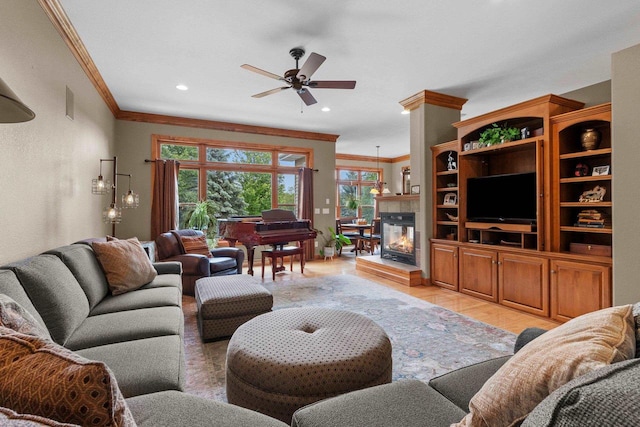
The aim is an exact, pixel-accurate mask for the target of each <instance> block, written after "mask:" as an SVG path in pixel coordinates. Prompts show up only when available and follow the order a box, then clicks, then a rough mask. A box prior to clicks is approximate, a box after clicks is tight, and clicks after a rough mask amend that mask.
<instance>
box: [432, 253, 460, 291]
mask: <svg viewBox="0 0 640 427" xmlns="http://www.w3.org/2000/svg"><path fill="white" fill-rule="evenodd" d="M431 283H433V284H434V285H438V286H442V287H443V288H447V289H451V290H454V291H457V290H458V247H457V246H450V245H441V244H439V243H433V244H432V245H431Z"/></svg>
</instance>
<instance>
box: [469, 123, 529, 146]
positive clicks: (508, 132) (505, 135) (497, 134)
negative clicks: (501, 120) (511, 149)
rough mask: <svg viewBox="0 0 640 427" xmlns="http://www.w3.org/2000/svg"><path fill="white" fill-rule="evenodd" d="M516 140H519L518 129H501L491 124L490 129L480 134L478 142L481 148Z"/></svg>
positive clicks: (505, 127) (504, 127)
mask: <svg viewBox="0 0 640 427" xmlns="http://www.w3.org/2000/svg"><path fill="white" fill-rule="evenodd" d="M518 139H520V130H519V129H518V128H514V127H507V126H506V125H505V126H502V127H501V126H498V124H497V123H493V124H492V125H491V127H488V128H486V129H485V130H484V131H482V132H481V133H480V139H479V142H480V144H482V145H483V146H486V147H490V146H492V145H496V144H502V143H504V142H509V141H516V140H518Z"/></svg>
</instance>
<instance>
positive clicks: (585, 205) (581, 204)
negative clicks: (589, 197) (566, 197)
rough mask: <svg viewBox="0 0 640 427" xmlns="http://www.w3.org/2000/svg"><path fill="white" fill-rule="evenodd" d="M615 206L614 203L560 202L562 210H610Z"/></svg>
mask: <svg viewBox="0 0 640 427" xmlns="http://www.w3.org/2000/svg"><path fill="white" fill-rule="evenodd" d="M612 206H613V203H612V202H591V203H584V202H560V207H561V208H592V209H593V208H610V207H612Z"/></svg>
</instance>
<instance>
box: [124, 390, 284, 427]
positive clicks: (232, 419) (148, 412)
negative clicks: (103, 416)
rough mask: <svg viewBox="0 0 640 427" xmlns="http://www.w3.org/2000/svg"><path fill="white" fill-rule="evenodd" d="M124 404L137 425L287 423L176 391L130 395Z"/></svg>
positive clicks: (271, 426) (264, 426)
mask: <svg viewBox="0 0 640 427" xmlns="http://www.w3.org/2000/svg"><path fill="white" fill-rule="evenodd" d="M127 404H128V405H129V408H130V409H131V413H132V414H133V417H134V418H135V420H136V423H137V424H138V427H158V426H215V427H249V426H256V427H257V426H260V427H287V424H285V423H283V422H281V421H278V420H276V419H274V418H271V417H268V416H266V415H263V414H260V413H258V412H255V411H250V410H248V409H245V408H241V407H239V406H235V405H230V404H228V403H223V402H217V401H215V400H210V399H204V398H202V397H198V396H193V395H189V394H186V393H181V392H178V391H163V392H159V393H151V394H145V395H142V396H136V397H131V398H129V399H127Z"/></svg>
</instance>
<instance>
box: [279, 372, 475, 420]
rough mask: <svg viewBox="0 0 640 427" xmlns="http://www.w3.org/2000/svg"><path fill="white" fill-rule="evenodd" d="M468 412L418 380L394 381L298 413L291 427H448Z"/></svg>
mask: <svg viewBox="0 0 640 427" xmlns="http://www.w3.org/2000/svg"><path fill="white" fill-rule="evenodd" d="M464 414H465V412H464V411H463V410H461V409H460V408H458V407H457V406H455V405H454V404H453V403H451V402H449V401H448V400H447V399H446V398H444V397H443V396H442V395H441V394H439V393H438V392H437V391H435V390H434V389H432V388H431V387H429V386H428V385H426V384H424V383H422V382H420V381H418V380H403V381H395V382H393V383H390V384H384V385H379V386H376V387H369V388H365V389H362V390H358V391H353V392H350V393H346V394H342V395H340V396H336V397H332V398H330V399H325V400H321V401H319V402H316V403H312V404H311V405H307V406H305V407H303V408H300V409H298V410H297V411H296V412H295V413H294V414H293V419H292V421H291V426H292V427H326V426H349V427H370V426H402V427H441V426H448V425H449V424H451V423H453V422H456V421H457V420H459V419H460V418H461V417H463V416H464Z"/></svg>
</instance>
